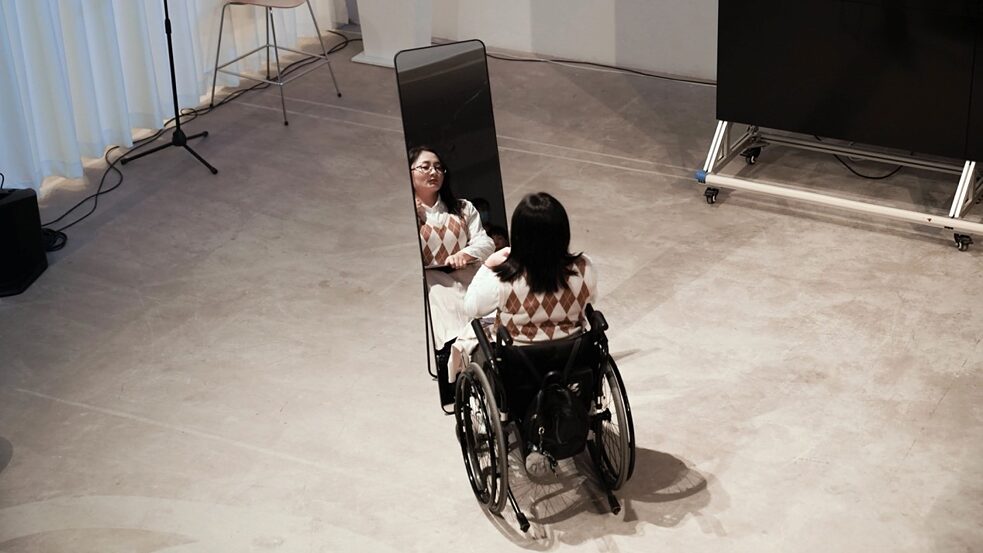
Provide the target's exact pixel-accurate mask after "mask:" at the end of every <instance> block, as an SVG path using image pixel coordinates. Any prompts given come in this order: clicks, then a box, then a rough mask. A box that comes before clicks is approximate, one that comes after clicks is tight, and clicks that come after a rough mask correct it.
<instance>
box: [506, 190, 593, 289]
mask: <svg viewBox="0 0 983 553" xmlns="http://www.w3.org/2000/svg"><path fill="white" fill-rule="evenodd" d="M511 242H512V251H511V253H509V257H508V259H507V260H506V261H505V262H504V263H502V264H501V265H499V266H498V267H495V274H497V275H498V278H499V279H501V280H502V281H503V282H512V281H514V280H515V279H517V278H519V277H520V276H522V275H525V277H526V282H527V283H528V284H529V289H530V290H532V291H533V292H537V293H538V292H556V291H557V290H559V289H560V288H566V287H567V277H568V276H571V275H573V274H575V271H574V270H573V268H572V265H573V264H574V263H575V262H576V261H577V260H579V259H580V257H581V255H583V254H582V253H578V254H572V253H570V251H569V248H570V219H569V218H567V212H566V210H565V209H563V205H562V204H560V202H559V200H557V199H556V198H554V197H553V196H551V195H549V194H547V193H546V192H539V193H536V194H528V195H527V196H526V197H525V198H522V201H521V202H519V205H518V206H516V208H515V211H513V212H512V240H511Z"/></svg>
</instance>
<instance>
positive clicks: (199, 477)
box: [0, 48, 983, 553]
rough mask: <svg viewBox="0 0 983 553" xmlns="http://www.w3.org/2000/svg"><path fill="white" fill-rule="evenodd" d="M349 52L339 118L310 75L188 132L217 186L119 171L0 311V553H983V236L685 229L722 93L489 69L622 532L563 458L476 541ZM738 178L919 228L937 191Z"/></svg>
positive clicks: (605, 77)
mask: <svg viewBox="0 0 983 553" xmlns="http://www.w3.org/2000/svg"><path fill="white" fill-rule="evenodd" d="M354 53H355V51H354V49H353V48H349V49H348V50H346V51H344V52H343V53H341V54H338V55H336V56H335V71H336V73H337V74H338V78H339V81H340V83H341V87H342V90H343V91H344V92H345V97H344V98H342V99H338V98H335V97H334V96H333V94H332V93H331V89H330V81H329V77H328V73H327V71H325V70H321V71H316V72H314V73H312V74H309V75H308V76H306V77H304V78H303V79H300V80H298V81H294V82H293V83H291V84H290V85H289V86H288V87H287V88H286V93H287V95H288V100H287V105H288V108H289V109H290V110H291V115H290V117H291V124H290V126H289V127H284V126H283V124H282V123H281V121H280V115H279V98H278V96H276V93H275V91H267V92H263V93H256V94H251V95H247V96H244V97H243V98H241V99H240V101H237V102H235V103H233V104H230V105H227V106H224V107H222V108H221V109H219V110H217V111H216V112H215V113H213V114H211V115H208V116H207V117H204V118H201V119H198V120H197V121H195V122H193V123H191V124H190V125H188V130H189V131H196V130H205V129H207V130H208V131H209V132H210V133H211V135H210V136H209V137H208V138H207V139H205V140H202V141H199V142H197V143H196V144H195V147H196V148H197V149H198V151H199V152H200V153H201V154H202V155H204V156H205V157H206V158H207V159H208V160H209V161H211V162H212V163H213V164H214V165H216V166H217V167H218V168H219V169H220V173H219V174H218V175H217V176H212V175H211V174H209V173H208V172H207V171H206V170H205V169H204V168H202V167H201V166H200V165H198V163H197V162H196V161H195V160H194V159H193V158H191V157H190V156H189V155H187V154H186V153H184V152H181V151H177V150H172V151H169V152H165V153H160V154H156V155H155V156H152V157H149V158H145V159H143V160H140V161H138V162H135V163H133V164H132V165H128V166H127V167H126V168H125V169H124V173H125V175H126V178H125V181H124V182H123V184H122V186H121V187H120V188H119V190H117V191H114V192H113V193H111V194H110V195H109V196H107V197H105V198H104V199H103V200H101V201H100V204H99V209H98V210H97V211H96V212H95V214H94V215H92V216H91V217H90V218H89V219H87V220H86V221H84V222H83V223H81V224H79V225H78V226H76V227H74V228H72V229H71V230H70V231H69V235H70V239H69V242H68V245H67V247H66V248H65V249H64V250H62V251H60V252H57V253H54V254H51V255H50V257H49V259H50V260H51V267H50V268H49V269H48V270H47V272H46V273H44V274H43V275H42V277H41V278H40V279H39V280H38V281H37V282H36V283H35V284H34V285H33V286H31V288H30V289H29V290H28V291H27V292H25V293H24V294H22V295H20V296H16V297H11V298H5V299H3V300H0V364H2V368H0V551H3V552H5V553H22V552H35V551H46V552H47V551H71V552H73V553H86V552H100V553H115V552H124V551H125V552H151V551H153V552H164V551H166V552H168V553H178V552H180V553H186V552H192V551H194V552H216V551H235V552H245V551H290V552H294V551H297V552H310V551H426V552H430V551H476V552H478V551H493V552H500V551H507V550H515V549H530V550H553V549H559V550H577V551H624V552H628V551H639V552H642V551H644V552H652V551H689V552H700V551H706V552H719V551H728V552H756V553H760V552H761V551H782V552H785V551H795V552H812V551H815V552H819V551H822V552H827V551H837V552H852V551H856V552H860V551H864V552H867V551H891V552H926V551H939V552H942V551H945V552H950V551H951V552H956V551H960V552H962V551H980V550H983V529H981V525H980V522H981V520H983V460H981V459H983V424H981V423H983V410H981V405H983V390H981V379H983V376H981V372H983V371H981V369H983V345H981V335H983V300H981V297H980V290H981V288H983V272H981V268H983V244H978V245H976V246H974V248H972V249H970V251H969V252H966V253H959V252H957V251H956V250H955V248H953V247H951V244H950V235H948V234H946V233H945V232H942V231H936V230H933V229H927V228H922V227H916V226H913V225H908V224H901V223H894V222H884V221H879V220H878V221H872V222H864V221H862V220H861V219H860V218H859V217H856V216H853V215H848V214H843V213H840V212H835V211H831V210H824V209H816V208H812V207H809V206H806V205H804V204H798V203H793V202H787V201H783V200H775V199H769V198H766V197H763V196H754V195H751V194H749V193H737V192H735V193H732V194H727V193H726V192H724V193H722V194H721V198H720V200H719V202H718V203H717V204H716V205H714V206H708V205H707V204H706V203H705V202H704V200H703V197H702V191H703V188H702V187H701V186H699V185H697V184H696V183H695V181H694V180H693V178H692V176H691V175H692V172H693V169H695V168H696V167H697V166H698V165H700V164H701V163H702V160H703V158H704V156H705V151H706V147H707V145H708V143H709V140H710V138H711V135H712V133H713V126H714V119H713V116H714V94H715V91H714V89H713V88H712V87H706V86H698V85H689V84H681V83H674V82H666V81H660V80H655V79H647V78H641V77H635V76H627V75H621V74H613V73H603V72H597V71H590V70H585V69H576V68H570V67H562V66H557V65H547V64H524V63H516V62H505V61H497V60H490V73H491V78H492V83H493V97H494V102H495V109H496V112H495V118H496V122H497V125H498V132H499V134H500V146H501V165H502V170H503V174H504V180H505V194H506V200H507V203H508V206H509V209H510V210H511V207H512V206H514V205H515V203H516V202H517V201H518V199H519V198H521V196H522V195H523V194H525V193H527V192H530V191H538V190H545V191H549V192H550V193H552V194H554V195H556V196H557V197H558V198H560V199H561V201H563V202H564V203H565V205H566V206H567V209H568V211H569V212H570V215H571V218H572V221H573V226H574V231H573V234H574V238H573V240H574V247H575V248H576V249H582V250H585V251H587V252H588V253H590V255H591V256H592V257H593V259H594V260H595V263H596V266H597V267H598V269H599V274H600V279H601V291H602V295H603V297H602V299H601V301H600V303H599V305H598V307H600V308H601V309H602V310H603V311H604V313H605V314H606V316H607V318H608V320H609V321H610V322H611V325H612V329H611V331H610V333H609V336H610V337H611V340H612V347H613V350H614V354H615V357H616V359H617V360H618V362H619V364H620V366H621V370H622V372H623V375H624V378H625V381H626V384H627V388H628V395H629V399H630V401H631V404H632V408H633V410H634V417H635V427H636V429H637V440H638V460H637V466H636V470H635V475H634V478H633V479H632V480H631V481H630V482H628V484H627V485H626V486H625V488H624V489H623V490H622V491H620V492H619V494H618V495H619V497H620V498H621V500H622V503H623V504H624V506H625V508H624V510H623V512H622V514H620V515H617V516H612V515H610V514H607V513H605V512H604V509H603V502H602V500H601V499H600V498H599V496H598V494H597V490H596V487H595V486H593V485H592V483H591V478H590V473H589V470H587V469H586V467H585V466H570V465H564V466H563V467H561V469H562V470H561V474H560V476H559V477H558V479H557V480H555V481H549V480H548V481H535V482H534V481H530V480H529V479H528V478H526V477H525V476H524V475H523V474H522V471H521V469H517V471H513V477H514V479H515V480H516V482H515V488H516V492H517V494H518V495H519V501H520V503H521V504H522V505H523V507H524V508H526V510H527V512H528V513H529V514H530V515H531V518H532V519H533V529H532V531H531V532H530V534H529V535H522V534H521V533H519V532H518V531H517V529H516V526H515V523H514V518H512V517H511V515H507V516H506V517H505V518H504V519H499V518H496V517H492V516H489V515H486V514H485V513H484V512H483V510H482V509H481V508H480V506H479V505H478V504H477V503H476V501H475V500H474V498H473V496H472V494H471V490H470V488H469V485H468V482H467V478H466V475H465V471H464V467H463V463H462V461H461V457H460V454H459V449H458V445H457V442H456V440H455V437H454V433H453V430H452V429H453V424H452V420H451V419H450V418H448V417H445V416H444V415H442V414H441V413H440V411H439V410H438V408H437V396H436V389H435V385H434V383H433V382H431V380H430V378H429V376H428V375H427V374H426V366H425V360H424V359H425V358H424V351H425V345H424V343H423V328H422V300H421V296H420V280H419V279H420V273H419V268H418V265H417V263H418V257H417V255H418V253H417V249H416V245H415V242H414V240H415V237H414V227H413V214H412V211H411V206H410V205H409V200H408V195H407V194H406V189H405V188H404V187H405V186H407V185H408V182H407V174H406V165H405V153H404V150H403V139H402V135H401V132H400V129H401V124H400V120H399V118H398V101H397V98H396V86H395V77H394V75H393V73H392V72H391V71H390V70H387V69H383V68H379V67H372V66H365V65H356V64H351V63H350V62H348V61H347V60H348V59H349V58H350V57H351V55H353V54H354ZM863 168H864V169H865V170H867V171H868V172H871V173H879V172H882V171H883V170H884V168H883V167H871V166H867V165H864V166H863ZM741 170H742V171H750V172H752V173H755V174H758V175H759V176H761V177H762V178H769V179H773V180H781V179H784V178H794V179H796V180H798V181H799V182H800V183H802V184H803V185H804V186H812V187H827V188H830V187H832V188H839V189H841V190H842V191H843V193H844V194H846V195H849V196H850V197H864V196H869V195H871V194H875V193H876V194H884V195H887V196H888V197H889V198H890V201H891V202H892V205H902V206H921V207H922V208H925V209H937V210H939V211H942V210H943V207H944V206H946V205H947V202H948V196H947V194H949V193H950V192H951V190H952V189H954V187H955V185H954V177H952V178H949V177H947V180H941V179H939V178H938V177H936V176H934V175H929V174H925V173H919V172H914V171H907V170H905V171H902V172H901V173H900V174H899V175H897V176H896V177H895V178H892V179H890V180H889V181H885V182H882V181H877V182H873V181H862V180H860V179H857V178H854V177H852V176H851V175H850V174H848V173H847V172H846V170H845V169H844V168H842V167H841V166H840V165H838V164H837V163H836V162H835V161H833V160H831V159H830V158H828V157H824V156H820V155H818V154H806V153H796V152H792V151H782V150H780V149H774V150H770V151H769V150H766V152H765V154H764V155H763V156H762V159H761V162H760V163H759V164H758V165H755V166H753V167H750V168H743V169H741ZM101 173H102V168H100V167H93V168H92V169H91V170H90V172H89V175H88V183H87V189H86V190H79V189H72V188H71V187H68V188H65V189H59V190H55V191H54V192H52V193H51V194H49V195H48V196H47V198H46V199H45V201H44V203H43V206H42V218H43V219H45V220H48V219H50V218H52V217H53V216H55V215H57V214H59V213H61V211H62V210H63V209H65V208H66V207H67V206H69V205H71V204H72V203H74V202H75V201H77V199H79V198H81V197H82V195H83V194H84V193H86V192H88V191H91V190H94V189H95V187H96V185H97V183H98V178H99V177H100V176H101ZM972 217H973V218H974V220H980V217H981V214H980V209H979V208H977V210H976V213H975V214H973V215H972ZM976 238H977V240H978V241H980V240H981V239H983V237H976ZM578 464H579V465H583V460H582V459H581V460H579V461H578Z"/></svg>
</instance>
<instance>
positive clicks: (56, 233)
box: [41, 30, 362, 251]
mask: <svg viewBox="0 0 983 553" xmlns="http://www.w3.org/2000/svg"><path fill="white" fill-rule="evenodd" d="M328 32H329V33H332V34H336V35H338V36H340V37H342V38H343V39H344V40H343V41H342V42H339V43H338V44H336V45H334V46H332V47H331V48H329V49H328V51H327V52H328V55H330V54H333V53H335V52H338V51H340V50H343V49H345V48H346V47H347V46H348V45H349V44H351V43H352V42H355V41H359V40H362V39H360V38H357V39H350V38H348V37H346V36H345V35H343V34H341V33H338V32H336V31H332V30H328ZM318 59H319V58H314V57H311V58H303V59H300V60H296V61H294V62H291V63H289V64H287V66H286V67H284V69H283V71H282V74H283V76H286V75H289V74H290V73H291V72H293V71H296V70H298V69H300V68H301V67H304V66H306V65H310V64H312V63H315V62H316V61H317V60H318ZM270 86H272V85H270V84H269V83H262V82H261V83H257V84H255V85H253V86H250V87H248V88H240V89H238V90H235V91H233V92H232V93H231V94H229V95H228V96H226V97H225V98H222V100H221V101H220V102H218V103H216V104H215V105H213V106H206V107H200V108H184V109H182V110H181V111H180V113H179V114H178V116H177V117H181V118H182V119H181V124H182V125H183V124H185V123H190V122H192V121H194V120H195V119H197V118H198V117H201V116H203V115H207V114H208V113H211V112H212V111H214V110H215V109H218V108H219V107H221V106H224V105H225V104H228V103H230V102H234V101H235V100H237V99H238V98H239V97H240V96H242V95H243V94H246V93H247V92H253V91H256V90H264V89H267V88H269V87H270ZM185 117H186V118H185ZM174 120H175V118H174V117H172V118H170V119H168V120H167V121H165V122H164V126H163V127H162V128H161V129H159V130H157V131H156V132H155V133H154V134H152V135H150V136H148V137H144V138H142V139H140V140H137V141H136V142H134V145H133V146H132V147H131V148H130V149H129V150H127V151H126V152H124V153H122V154H120V155H119V157H117V158H115V159H114V160H112V161H110V160H109V156H110V154H111V153H112V152H114V151H115V150H118V149H120V147H119V146H113V147H112V148H109V149H108V150H106V153H105V154H104V155H103V159H105V161H106V163H107V164H108V166H107V167H106V170H105V171H104V172H103V174H102V178H100V179H99V186H98V188H96V191H95V192H94V193H92V194H90V195H88V196H86V197H85V198H82V199H81V200H79V201H78V202H77V203H76V204H75V205H73V206H72V207H70V208H69V209H68V210H67V211H65V212H64V213H62V214H61V215H59V216H58V217H57V218H56V219H54V220H52V221H48V222H47V223H44V224H42V225H41V226H42V232H43V233H44V235H45V244H46V247H49V248H50V249H48V251H55V250H60V249H61V248H63V247H64V246H65V243H66V242H67V241H68V236H67V235H66V234H65V233H64V231H65V230H66V229H68V228H71V227H72V226H74V225H76V224H78V223H80V222H81V221H82V220H84V219H85V218H87V217H88V216H89V215H92V213H93V212H95V210H96V208H97V207H98V206H99V196H102V195H103V194H108V193H110V192H112V191H113V190H116V189H117V188H119V186H120V185H121V184H123V172H122V171H120V170H119V169H118V168H117V167H116V164H117V163H119V161H120V160H121V159H123V157H124V156H126V155H127V154H131V153H135V152H137V151H139V150H140V149H141V148H144V147H146V146H147V145H148V144H150V143H152V142H154V141H156V140H157V139H158V138H160V137H161V136H163V135H164V134H165V133H166V132H167V131H168V130H170V129H172V128H173V125H172V124H173V123H174ZM110 172H115V173H116V174H117V176H118V177H119V180H117V181H116V183H115V184H113V185H112V186H111V187H109V188H107V189H106V190H103V186H105V184H106V177H107V176H108V175H109V173H110ZM89 200H93V202H92V207H91V209H89V211H88V212H87V213H86V214H85V215H82V216H81V217H79V218H78V219H76V220H74V221H72V222H71V223H69V224H67V225H65V226H63V227H61V228H59V229H56V230H52V229H48V228H44V227H49V226H51V225H53V224H55V223H57V222H59V221H61V220H62V219H64V218H65V217H67V216H68V215H69V214H70V213H72V212H73V211H75V210H76V209H78V208H79V207H81V206H82V205H84V204H85V203H86V202H88V201H89Z"/></svg>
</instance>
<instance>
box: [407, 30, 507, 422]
mask: <svg viewBox="0 0 983 553" xmlns="http://www.w3.org/2000/svg"><path fill="white" fill-rule="evenodd" d="M395 65H396V77H397V83H398V86H399V99H400V109H401V112H402V118H403V133H404V136H405V139H406V147H407V161H408V167H409V173H410V179H411V182H412V191H413V209H414V214H415V218H416V222H417V228H418V230H419V240H420V255H421V261H422V265H423V268H424V271H423V272H424V279H425V299H426V302H425V305H426V308H427V320H428V331H429V336H428V342H429V343H430V345H431V346H432V348H433V349H434V352H435V356H436V360H437V371H436V374H435V376H437V379H438V382H439V383H440V386H439V388H440V392H441V403H442V404H444V405H446V404H448V403H453V398H452V395H453V388H452V387H451V386H450V385H449V383H448V379H447V376H446V367H447V358H448V355H449V352H450V344H451V342H453V340H454V339H455V338H456V337H457V336H458V335H459V334H460V332H461V330H462V329H463V328H465V327H466V326H467V325H468V324H469V322H470V320H469V318H468V317H467V315H466V313H465V312H464V309H463V301H464V294H465V292H467V288H468V285H469V284H470V283H471V279H472V278H473V277H474V274H475V272H477V270H478V267H479V266H480V265H481V263H482V262H483V261H484V260H485V259H486V258H487V257H488V256H489V255H491V254H492V253H493V252H494V251H496V250H497V249H500V248H502V247H505V246H506V245H508V225H507V222H506V221H507V218H506V213H505V199H504V194H503V193H502V175H501V169H500V166H499V159H498V141H497V139H496V136H495V121H494V116H493V113H492V103H491V90H490V87H489V80H488V68H487V64H486V59H485V48H484V45H483V44H482V43H481V42H480V41H477V40H472V41H466V42H458V43H452V44H442V45H438V46H431V47H427V48H417V49H413V50H405V51H402V52H400V53H398V54H397V55H396V58H395Z"/></svg>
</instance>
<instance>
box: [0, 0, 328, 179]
mask: <svg viewBox="0 0 983 553" xmlns="http://www.w3.org/2000/svg"><path fill="white" fill-rule="evenodd" d="M222 4H223V1H222V0H168V13H169V15H170V20H171V39H172V42H173V44H174V66H175V74H176V82H177V89H178V104H179V105H180V107H181V108H186V107H195V106H197V105H199V98H201V96H202V95H203V94H206V93H208V92H210V90H211V85H212V68H213V67H214V64H215V48H216V46H217V44H218V31H219V17H220V14H221V11H222ZM311 4H312V6H313V7H314V13H315V15H316V16H317V22H318V24H319V26H320V27H321V30H322V32H323V31H324V30H326V29H329V28H332V27H335V26H336V24H337V22H338V21H339V17H341V18H344V17H346V14H345V12H344V2H343V1H341V2H338V0H312V1H311ZM227 11H228V12H230V14H231V18H230V17H229V15H228V14H227V16H226V20H225V29H224V32H223V38H222V55H221V58H222V60H229V59H232V58H235V57H236V56H238V55H240V53H245V52H247V51H249V50H251V49H253V48H255V47H257V46H259V45H260V44H263V43H265V41H266V27H265V24H264V23H265V19H264V14H263V11H262V10H261V9H259V8H254V7H250V6H231V7H230V8H229V9H228V10H227ZM274 13H275V17H276V19H275V23H276V30H277V39H278V41H279V43H280V44H281V45H282V46H290V47H297V46H298V43H301V42H303V43H304V47H306V48H307V49H309V50H317V49H319V47H318V48H315V47H313V46H312V45H313V44H316V42H315V43H309V42H307V41H302V40H301V39H303V38H313V37H316V34H315V29H314V24H313V23H312V22H311V17H310V13H309V12H308V10H307V7H306V6H305V5H301V6H299V7H297V8H294V9H289V10H274ZM314 40H316V39H314ZM325 40H326V41H329V43H330V44H333V43H335V42H336V41H333V40H331V39H329V38H327V37H325ZM281 61H282V60H281ZM261 67H265V59H264V58H263V54H262V52H260V53H257V54H256V55H254V56H250V57H249V58H247V59H246V60H243V61H241V62H238V63H237V64H236V65H234V66H230V67H229V69H232V70H236V71H238V72H247V73H248V72H251V71H258V70H259V69H260V68H261ZM218 82H219V85H232V86H235V85H238V84H239V83H238V82H237V80H236V79H235V78H233V77H229V76H227V75H223V74H220V75H219V81H218ZM243 84H248V83H243ZM206 101H207V100H206ZM173 111H174V107H173V100H172V97H171V81H170V69H169V67H168V59H167V39H166V36H165V33H164V0H0V173H3V174H4V175H5V177H6V184H5V185H4V188H34V189H35V190H38V189H39V188H40V185H41V181H42V180H43V179H44V178H45V177H47V176H63V177H68V178H79V177H81V176H82V158H83V157H99V156H101V155H102V154H103V152H104V151H105V149H106V148H107V147H108V146H111V145H116V144H118V145H122V146H130V145H132V130H133V129H134V128H151V129H155V128H160V127H161V126H162V125H163V123H164V121H165V120H167V119H169V118H171V117H172V116H173Z"/></svg>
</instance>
